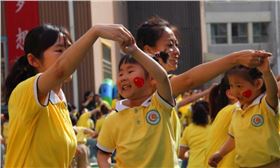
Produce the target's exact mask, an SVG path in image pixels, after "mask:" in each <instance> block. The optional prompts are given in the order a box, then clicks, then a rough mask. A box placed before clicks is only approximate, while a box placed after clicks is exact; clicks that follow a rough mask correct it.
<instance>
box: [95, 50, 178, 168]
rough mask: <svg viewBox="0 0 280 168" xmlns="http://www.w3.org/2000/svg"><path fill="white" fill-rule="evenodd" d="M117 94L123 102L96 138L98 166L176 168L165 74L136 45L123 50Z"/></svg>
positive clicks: (171, 109) (167, 79) (171, 108)
mask: <svg viewBox="0 0 280 168" xmlns="http://www.w3.org/2000/svg"><path fill="white" fill-rule="evenodd" d="M123 50H124V51H125V52H126V53H127V54H130V55H133V56H130V55H126V56H124V57H123V58H122V59H121V60H120V63H119V72H118V78H117V86H118V91H119V93H120V95H121V96H122V97H124V98H125V99H123V100H121V101H119V102H117V104H116V112H115V113H113V114H111V115H109V116H108V117H107V118H106V120H105V121H104V123H103V126H102V129H101V132H100V134H99V136H98V140H97V147H98V149H99V150H98V154H97V157H98V164H99V166H100V167H109V164H110V163H108V159H109V158H110V156H111V153H112V152H113V151H114V150H116V156H115V159H116V167H178V161H177V155H176V150H175V135H174V133H173V131H172V129H173V127H172V125H171V122H170V117H171V113H172V112H173V111H174V110H175V109H174V105H175V103H174V99H173V97H172V90H171V87H170V82H169V78H168V76H167V73H166V71H165V70H164V69H163V68H162V67H161V66H160V65H159V64H158V63H157V62H156V61H155V60H154V59H153V58H152V57H150V56H148V55H147V54H145V53H144V52H143V51H142V50H140V49H139V48H138V47H137V46H136V45H133V46H130V47H129V48H125V49H123Z"/></svg>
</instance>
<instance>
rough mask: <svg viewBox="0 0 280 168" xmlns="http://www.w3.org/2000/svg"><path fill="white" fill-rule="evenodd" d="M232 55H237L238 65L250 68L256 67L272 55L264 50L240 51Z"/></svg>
mask: <svg viewBox="0 0 280 168" xmlns="http://www.w3.org/2000/svg"><path fill="white" fill-rule="evenodd" d="M234 54H237V55H239V56H238V59H237V63H238V64H241V65H244V66H247V67H250V68H255V67H258V66H259V65H261V64H262V63H263V62H262V60H264V59H267V58H268V57H270V56H271V55H272V54H271V53H270V52H266V51H264V50H242V51H238V52H235V53H234Z"/></svg>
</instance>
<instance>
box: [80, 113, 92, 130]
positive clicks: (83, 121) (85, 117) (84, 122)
mask: <svg viewBox="0 0 280 168" xmlns="http://www.w3.org/2000/svg"><path fill="white" fill-rule="evenodd" d="M90 117H91V112H88V110H86V111H85V112H84V113H83V114H82V115H81V116H80V118H79V120H78V122H77V126H79V127H86V128H90V129H93V128H94V122H93V121H92V119H91V118H90Z"/></svg>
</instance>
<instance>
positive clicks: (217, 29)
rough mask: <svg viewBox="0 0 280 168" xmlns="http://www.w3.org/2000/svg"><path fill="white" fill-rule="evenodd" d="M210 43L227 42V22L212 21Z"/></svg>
mask: <svg viewBox="0 0 280 168" xmlns="http://www.w3.org/2000/svg"><path fill="white" fill-rule="evenodd" d="M211 43H212V44H226V43H227V24H226V23H214V24H211Z"/></svg>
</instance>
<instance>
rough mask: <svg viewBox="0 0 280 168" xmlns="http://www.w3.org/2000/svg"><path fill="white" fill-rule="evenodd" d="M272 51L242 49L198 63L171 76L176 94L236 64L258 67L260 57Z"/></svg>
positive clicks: (264, 56)
mask: <svg viewBox="0 0 280 168" xmlns="http://www.w3.org/2000/svg"><path fill="white" fill-rule="evenodd" d="M268 56H271V54H270V53H267V52H264V51H259V52H256V51H255V50H242V51H239V52H234V53H231V54H229V55H226V56H224V57H222V58H219V59H216V60H213V61H210V62H207V63H204V64H201V65H198V66H196V67H194V68H192V69H190V70H188V71H186V72H184V73H182V74H180V75H177V76H174V77H173V78H171V86H172V90H173V94H174V96H177V95H179V94H181V93H184V92H185V91H187V90H189V89H192V88H194V87H197V86H199V85H201V84H203V83H205V82H207V81H208V80H210V79H212V78H214V77H216V76H217V75H219V74H221V73H223V72H225V71H226V70H228V69H230V68H232V67H233V66H235V65H238V64H242V65H245V66H248V67H256V66H258V65H259V64H260V62H259V61H258V58H259V57H262V58H266V57H268Z"/></svg>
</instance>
